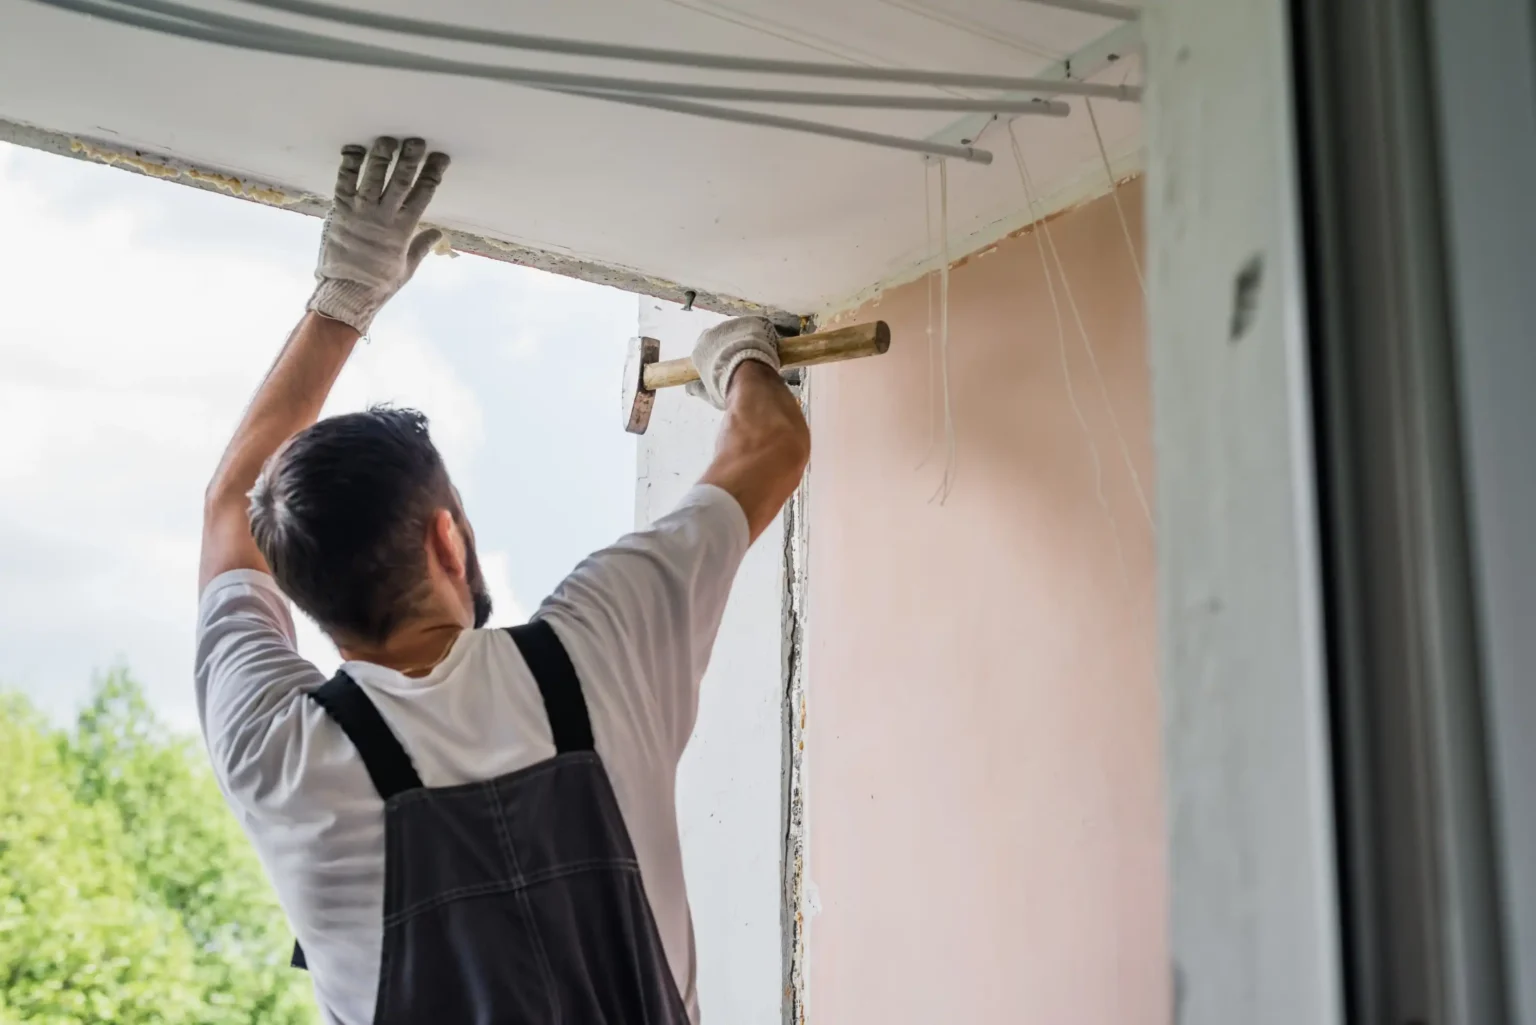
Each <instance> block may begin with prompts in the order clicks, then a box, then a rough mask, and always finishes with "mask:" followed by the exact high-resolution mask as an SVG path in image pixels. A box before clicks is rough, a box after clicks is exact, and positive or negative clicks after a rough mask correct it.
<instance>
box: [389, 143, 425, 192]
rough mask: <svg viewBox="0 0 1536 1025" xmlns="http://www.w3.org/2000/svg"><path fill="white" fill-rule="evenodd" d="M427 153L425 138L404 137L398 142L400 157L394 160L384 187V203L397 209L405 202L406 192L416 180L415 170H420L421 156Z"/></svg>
mask: <svg viewBox="0 0 1536 1025" xmlns="http://www.w3.org/2000/svg"><path fill="white" fill-rule="evenodd" d="M426 155H427V142H426V140H425V139H406V140H405V141H404V142H403V143H401V144H400V159H399V160H396V161H395V172H394V174H392V175H390V176H389V184H388V185H386V186H385V187H384V205H385V206H390V207H394V208H396V209H399V207H400V205H401V204H402V203H404V202H405V196H406V193H408V192H410V190H411V186H412V185H413V184H415V182H416V172H417V171H419V170H421V161H422V158H423V157H425V156H426Z"/></svg>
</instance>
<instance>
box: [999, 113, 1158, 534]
mask: <svg viewBox="0 0 1536 1025" xmlns="http://www.w3.org/2000/svg"><path fill="white" fill-rule="evenodd" d="M1008 139H1009V142H1010V143H1011V144H1012V146H1013V158H1014V162H1015V163H1016V164H1017V165H1018V168H1019V181H1020V182H1021V183H1022V184H1023V186H1024V196H1025V201H1026V202H1030V203H1032V202H1033V197H1034V196H1035V195H1036V193H1035V187H1034V180H1033V178H1032V177H1031V176H1030V173H1029V167H1028V165H1027V164H1026V163H1025V162H1024V152H1023V150H1021V149H1020V148H1019V138H1018V136H1017V135H1015V134H1014V131H1013V125H1012V123H1010V124H1009V125H1008ZM1037 223H1038V224H1039V227H1040V231H1041V233H1042V234H1043V235H1044V236H1045V244H1046V246H1047V247H1048V248H1049V249H1050V252H1051V260H1052V261H1053V262H1054V263H1055V265H1056V273H1057V275H1058V276H1059V277H1060V278H1061V291H1062V294H1064V295H1065V296H1066V298H1067V309H1069V310H1071V311H1072V319H1073V320H1074V321H1075V322H1076V323H1077V332H1078V335H1079V336H1080V337H1081V339H1082V342H1083V349H1084V351H1085V352H1087V354H1088V365H1089V366H1090V367H1092V368H1093V376H1094V379H1095V380H1096V381H1097V382H1098V385H1099V394H1100V396H1101V397H1102V398H1103V399H1104V408H1105V409H1106V410H1107V411H1108V412H1109V422H1110V425H1111V426H1112V427H1113V428H1114V431H1115V439H1116V440H1117V441H1118V442H1119V445H1120V456H1121V458H1122V459H1123V460H1124V461H1125V468H1126V469H1127V470H1128V471H1130V475H1131V486H1132V487H1133V488H1134V489H1135V492H1136V500H1137V502H1139V503H1140V505H1141V512H1142V515H1143V516H1144V517H1145V518H1146V521H1147V528H1148V529H1149V530H1151V531H1153V532H1154V533H1156V530H1157V528H1156V526H1155V525H1154V524H1153V522H1152V506H1151V504H1150V503H1149V502H1148V501H1147V493H1146V490H1145V489H1144V488H1143V487H1142V486H1141V474H1139V473H1137V472H1136V463H1135V461H1134V460H1133V459H1132V458H1131V448H1130V445H1129V444H1127V442H1126V440H1125V431H1124V430H1123V429H1122V428H1121V426H1120V417H1119V416H1118V415H1117V414H1116V413H1115V404H1114V403H1113V402H1112V401H1110V397H1109V386H1108V385H1106V384H1105V383H1104V372H1103V370H1101V369H1100V367H1099V357H1098V355H1097V354H1096V353H1095V352H1094V351H1093V342H1092V340H1091V339H1090V338H1089V337H1088V328H1087V327H1086V326H1084V324H1083V316H1082V312H1081V311H1080V310H1079V309H1078V308H1077V300H1076V298H1075V297H1074V296H1073V295H1072V285H1071V283H1070V282H1069V281H1068V279H1067V268H1066V265H1065V264H1063V263H1062V262H1061V252H1060V250H1058V249H1057V248H1056V240H1055V238H1053V237H1052V236H1051V226H1050V221H1048V220H1046V219H1044V218H1041V219H1039V220H1038V222H1037Z"/></svg>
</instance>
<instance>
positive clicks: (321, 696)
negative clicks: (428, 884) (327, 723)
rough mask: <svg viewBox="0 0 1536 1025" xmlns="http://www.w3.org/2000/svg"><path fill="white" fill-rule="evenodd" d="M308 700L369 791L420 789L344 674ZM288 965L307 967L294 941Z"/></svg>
mask: <svg viewBox="0 0 1536 1025" xmlns="http://www.w3.org/2000/svg"><path fill="white" fill-rule="evenodd" d="M309 696H310V697H311V698H314V700H315V704H317V705H319V706H320V707H321V708H323V709H325V714H326V715H328V716H330V717H331V718H332V719H333V720H335V722H336V725H338V726H340V727H341V732H343V733H345V734H346V735H347V739H348V740H350V741H352V746H353V747H355V748H357V753H358V754H359V755H360V756H361V757H362V759H363V767H364V768H366V769H367V770H368V778H369V779H371V780H373V788H374V789H375V790H377V791H378V792H379V796H380V797H382V798H383V799H384V800H386V801H387V800H389V799H390V798H391V797H393V796H394V795H395V794H398V793H401V792H402V791H405V790H416V789H418V788H419V787H420V786H421V777H420V776H418V775H417V774H416V766H415V765H413V764H411V756H410V755H408V754H406V753H405V748H403V747H401V746H400V741H399V740H398V739H397V738H396V737H395V735H394V733H393V732H391V731H390V728H389V724H388V723H386V722H385V721H384V717H383V716H382V715H380V714H379V710H378V709H377V708H375V707H374V704H373V702H372V701H369V700H368V695H367V694H364V693H363V688H361V687H359V686H358V685H357V681H356V680H354V679H352V677H350V676H348V675H347V674H346V673H337V674H336V675H335V676H333V677H331V678H330V679H329V680H327V681H326V682H325V683H323V684H321V685H320V686H319V687H317V688H315V689H314V690H312V691H310V692H309ZM288 963H289V965H291V966H292V967H294V968H302V969H307V968H308V967H309V965H308V964H306V963H305V959H304V948H302V947H300V946H299V944H298V942H297V941H295V942H294V944H293V957H292V958H291V959H290V960H289V962H288Z"/></svg>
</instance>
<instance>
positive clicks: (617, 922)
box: [294, 622, 688, 1025]
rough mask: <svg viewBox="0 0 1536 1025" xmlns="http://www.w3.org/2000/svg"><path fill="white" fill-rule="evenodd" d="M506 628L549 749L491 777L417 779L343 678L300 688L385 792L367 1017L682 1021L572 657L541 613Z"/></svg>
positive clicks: (683, 1024)
mask: <svg viewBox="0 0 1536 1025" xmlns="http://www.w3.org/2000/svg"><path fill="white" fill-rule="evenodd" d="M507 632H508V633H509V634H511V635H512V639H513V641H514V642H516V644H517V647H518V650H519V651H520V652H521V653H522V656H523V660H524V661H525V662H526V663H527V664H528V668H529V670H530V671H531V672H532V673H533V678H534V679H535V680H536V681H537V682H538V685H539V693H540V695H541V696H542V697H543V699H544V710H545V713H546V714H547V715H548V716H549V726H550V732H551V733H552V734H553V736H554V741H555V752H556V753H555V757H553V758H551V759H549V760H548V761H545V762H540V763H538V764H537V765H530V766H528V767H527V768H524V769H520V770H518V771H516V772H511V773H508V774H507V775H505V776H500V777H497V778H496V779H491V780H486V781H485V782H482V783H465V784H461V785H459V786H451V787H425V786H423V785H422V782H421V777H420V776H418V775H417V774H416V768H415V766H414V765H413V764H412V763H411V759H410V756H409V755H408V754H406V752H405V749H404V748H403V747H401V746H400V741H399V740H398V739H396V737H395V735H394V734H393V733H392V732H390V729H389V726H388V725H387V724H386V723H385V722H384V719H383V717H382V716H380V715H379V712H378V709H377V708H375V707H374V705H373V702H371V701H369V700H368V696H367V695H366V694H365V693H363V690H362V688H360V687H359V686H358V685H357V684H356V683H355V682H354V681H353V680H352V679H351V677H349V676H347V675H346V674H345V673H338V674H337V675H336V677H335V678H334V679H332V680H330V681H329V682H327V683H326V684H325V685H324V686H322V687H320V688H318V689H317V690H315V691H313V692H312V694H311V697H313V698H314V699H315V701H316V702H318V703H319V704H320V706H321V707H322V708H324V709H325V711H326V712H327V714H329V715H330V717H331V718H332V719H333V720H335V722H336V723H337V725H339V726H340V727H341V728H342V730H343V731H344V732H345V733H346V735H347V736H348V738H350V739H351V741H352V743H353V745H354V746H356V748H357V751H358V754H360V755H361V756H362V760H363V764H364V765H365V766H366V767H367V769H368V775H369V776H370V777H371V778H372V780H373V785H374V787H375V789H377V790H378V792H379V796H380V797H382V798H383V799H384V848H385V853H384V946H383V951H382V954H381V957H380V963H379V992H378V1000H377V1003H376V1005H375V1009H374V1021H375V1022H376V1023H378V1025H395V1023H404V1022H428V1021H430V1022H433V1023H442V1025H448V1023H455V1025H456V1023H460V1022H464V1023H475V1025H525V1023H526V1025H534V1023H537V1025H555V1023H560V1025H589V1023H590V1025H629V1023H650V1025H687V1022H688V1014H687V1011H686V1010H685V1009H684V1006H683V1001H682V998H681V997H680V996H679V994H678V990H677V984H676V982H675V981H674V979H673V976H672V972H671V970H670V968H669V967H668V965H667V956H666V952H665V951H664V950H663V949H662V945H661V937H660V934H659V933H658V932H657V930H656V921H655V919H654V918H653V917H652V915H651V906H650V903H649V902H648V901H647V899H646V895H645V888H644V887H643V886H642V885H641V881H640V865H639V863H638V862H637V861H636V860H635V852H634V848H633V846H632V845H631V843H630V840H629V833H628V831H627V830H626V829H625V828H624V820H623V818H622V817H621V816H620V814H619V806H618V803H617V801H616V800H615V798H614V794H613V787H612V786H611V785H610V784H609V781H608V774H607V772H606V771H605V770H604V769H603V763H602V760H601V759H600V758H599V757H598V755H597V752H596V751H595V750H594V749H593V744H592V726H591V722H590V720H589V719H588V717H587V706H586V701H585V700H584V699H583V697H582V694H581V683H580V681H578V680H577V678H576V671H575V669H574V668H573V667H572V665H571V660H570V658H569V657H568V656H567V655H566V653H565V649H564V648H563V647H562V646H561V644H560V640H559V638H558V637H556V636H555V632H554V630H552V629H551V628H550V626H549V624H547V623H542V622H535V623H530V624H528V625H527V626H520V627H514V628H512V629H511V630H508V631H507ZM294 965H295V966H296V967H300V968H302V967H304V952H303V951H302V950H300V949H299V947H298V945H297V944H295V945H294Z"/></svg>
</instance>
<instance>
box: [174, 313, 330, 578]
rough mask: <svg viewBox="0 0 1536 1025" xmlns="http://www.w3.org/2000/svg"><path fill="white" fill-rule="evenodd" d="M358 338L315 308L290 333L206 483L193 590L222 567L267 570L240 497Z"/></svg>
mask: <svg viewBox="0 0 1536 1025" xmlns="http://www.w3.org/2000/svg"><path fill="white" fill-rule="evenodd" d="M357 340H358V333H357V331H356V329H354V328H351V327H348V326H347V325H346V324H342V323H340V322H338V321H334V320H330V319H327V318H325V317H322V316H320V315H319V314H315V313H306V314H305V315H304V319H303V320H301V321H299V324H298V327H296V328H294V330H293V334H291V335H289V336H288V341H287V342H286V343H285V344H284V345H283V350H282V352H280V353H279V354H278V357H277V360H276V362H274V363H273V364H272V369H271V370H269V371H268V372H267V376H266V379H265V380H263V381H262V382H261V387H259V388H258V389H257V390H256V396H255V398H253V399H252V400H251V404H250V407H249V408H248V409H246V411H245V416H243V417H242V418H241V419H240V426H239V427H237V428H236V429H235V435H234V437H233V438H232V439H231V440H230V443H229V447H228V448H226V449H225V450H224V458H223V459H221V460H220V461H219V467H218V469H217V470H215V471H214V474H213V479H212V480H211V481H210V482H209V484H208V492H207V494H206V495H205V496H204V505H203V544H202V555H201V557H200V559H199V565H198V590H199V591H201V590H202V589H203V588H205V587H207V586H208V582H209V581H211V580H212V579H213V578H214V577H216V576H218V575H219V574H220V573H224V572H226V571H228V570H233V569H254V570H260V571H261V572H264V573H265V572H270V569H269V567H268V566H267V563H266V560H265V559H264V558H262V555H261V551H260V550H259V549H258V548H257V547H256V542H255V540H254V539H252V537H251V523H250V512H249V499H248V498H247V497H246V496H247V495H248V494H249V493H250V490H251V488H252V487H253V486H254V485H255V483H256V477H257V475H258V474H260V473H261V468H262V466H263V465H264V464H265V463H266V461H267V460H268V459H269V458H270V457H271V456H272V453H274V452H276V451H277V450H278V448H279V447H281V446H282V444H283V442H285V441H287V440H288V439H289V438H291V437H293V435H295V434H297V433H298V432H299V431H301V430H303V429H304V428H306V427H308V426H309V425H310V424H312V423H314V422H315V420H316V419H318V418H319V416H320V408H321V407H322V406H324V405H325V399H326V396H327V395H329V394H330V391H331V386H332V385H333V384H335V382H336V376H337V375H338V374H340V373H341V368H342V367H343V366H345V365H346V362H347V357H348V356H349V355H351V353H352V349H353V347H354V346H356V345H357Z"/></svg>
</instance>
